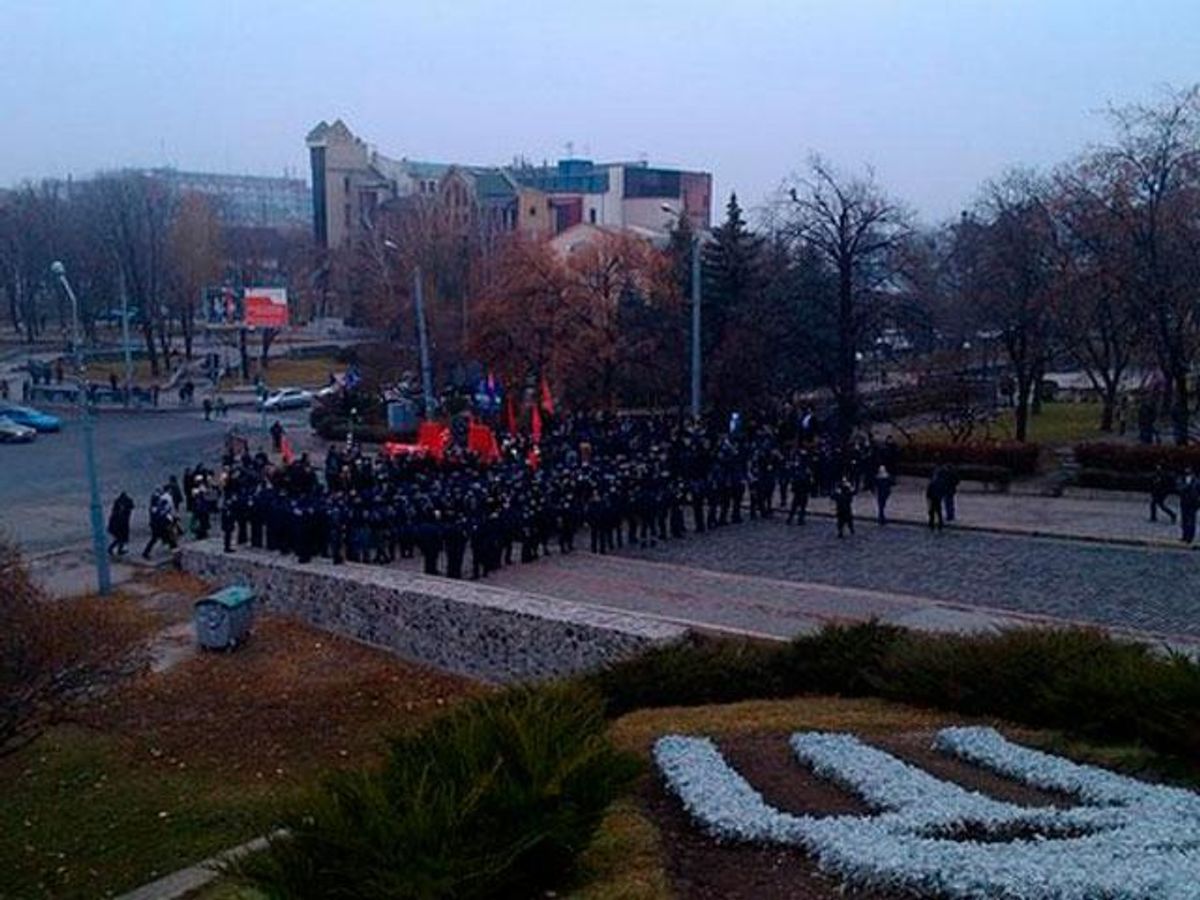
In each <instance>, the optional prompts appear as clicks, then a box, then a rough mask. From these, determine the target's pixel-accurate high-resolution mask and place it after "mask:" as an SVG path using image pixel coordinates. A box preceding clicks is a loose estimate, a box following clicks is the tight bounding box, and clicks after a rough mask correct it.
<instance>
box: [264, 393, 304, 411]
mask: <svg viewBox="0 0 1200 900" xmlns="http://www.w3.org/2000/svg"><path fill="white" fill-rule="evenodd" d="M312 400H313V395H312V393H311V392H310V391H306V390H304V389H303V388H283V389H282V390H278V391H275V393H273V394H269V395H268V396H267V398H266V399H265V400H263V401H261V402H260V403H259V407H260V408H262V409H265V410H282V409H303V408H304V407H306V406H312Z"/></svg>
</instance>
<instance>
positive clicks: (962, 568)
mask: <svg viewBox="0 0 1200 900" xmlns="http://www.w3.org/2000/svg"><path fill="white" fill-rule="evenodd" d="M857 527H858V532H857V534H855V535H854V536H853V537H849V538H847V539H845V540H838V539H837V537H836V536H835V534H834V530H833V525H832V522H830V521H829V520H825V519H811V520H810V521H809V523H808V524H807V525H805V526H803V527H801V526H791V527H788V526H787V525H785V524H784V523H783V522H782V521H781V520H779V519H774V520H771V521H767V522H746V523H743V524H742V525H738V526H728V527H726V528H722V529H717V530H716V531H713V532H710V533H708V534H706V535H704V536H703V537H699V536H696V537H689V538H687V539H685V540H679V541H669V542H667V543H665V544H661V545H659V546H658V547H654V548H649V549H645V550H642V549H637V550H633V551H629V550H628V549H627V551H626V552H627V553H628V554H629V555H630V556H632V557H634V558H636V559H639V560H647V561H656V562H666V563H672V564H674V565H676V566H683V567H689V568H697V569H708V570H716V571H720V572H727V573H737V574H740V575H746V576H755V577H757V578H767V579H775V580H778V581H782V582H804V583H807V584H813V583H816V584H824V585H830V586H834V587H840V588H855V589H862V590H868V591H879V592H883V593H886V594H900V595H904V596H907V597H910V598H928V599H930V600H934V601H940V602H946V603H952V604H957V605H960V606H967V607H983V608H986V609H989V610H1006V611H1011V612H1014V613H1018V614H1026V615H1035V616H1050V617H1054V618H1061V619H1069V620H1073V621H1081V622H1091V623H1095V624H1098V625H1103V626H1107V627H1114V628H1124V629H1133V630H1138V631H1146V632H1155V633H1159V634H1169V635H1186V636H1189V637H1193V638H1194V637H1200V558H1198V557H1197V556H1196V555H1195V554H1194V553H1191V552H1187V551H1180V550H1174V549H1159V548H1142V547H1125V546H1113V545H1104V544H1095V543H1083V542H1077V541H1065V540H1057V539H1047V538H1031V537H1020V536H1013V535H999V534H988V533H983V532H968V531H955V530H953V529H947V530H946V531H944V532H942V533H940V534H934V533H931V532H929V531H927V530H926V529H924V528H917V527H913V526H909V525H897V524H893V525H890V526H887V527H883V528H880V527H878V526H875V525H873V524H868V523H863V522H860V523H858V526H857ZM731 594H732V592H731Z"/></svg>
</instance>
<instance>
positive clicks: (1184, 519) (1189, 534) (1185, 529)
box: [1179, 469, 1200, 544]
mask: <svg viewBox="0 0 1200 900" xmlns="http://www.w3.org/2000/svg"><path fill="white" fill-rule="evenodd" d="M1197 510H1200V481H1197V479H1196V476H1195V475H1194V474H1193V473H1192V470H1191V469H1187V470H1185V471H1184V475H1183V478H1182V479H1181V480H1180V482H1179V525H1180V539H1181V540H1182V541H1183V542H1184V543H1185V544H1192V543H1194V542H1195V540H1196V512H1197Z"/></svg>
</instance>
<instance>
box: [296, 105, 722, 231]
mask: <svg viewBox="0 0 1200 900" xmlns="http://www.w3.org/2000/svg"><path fill="white" fill-rule="evenodd" d="M307 143H308V148H309V158H310V163H311V165H312V215H313V234H314V236H315V238H316V240H317V243H318V244H319V245H321V246H323V247H341V246H345V245H346V244H347V243H349V242H351V241H352V240H353V238H354V237H355V235H357V234H359V233H360V232H361V231H362V230H365V229H366V228H368V227H370V225H371V223H372V222H373V221H374V217H375V215H376V213H377V211H378V210H379V209H380V208H382V207H383V206H385V205H387V204H391V203H394V202H396V201H400V200H403V199H405V198H413V197H417V198H419V197H428V198H430V199H432V200H436V201H438V202H439V203H440V204H441V206H442V208H443V210H444V211H445V212H446V213H447V214H448V215H449V217H450V221H451V222H452V223H454V224H455V225H457V226H459V227H463V228H466V227H468V226H470V227H482V228H484V229H486V230H488V231H489V232H517V233H520V234H524V235H528V236H533V237H547V238H548V237H553V236H554V235H557V234H560V233H562V232H563V231H565V230H566V229H568V228H571V227H572V226H575V225H579V224H590V225H597V226H603V227H607V228H618V229H620V228H631V229H636V230H649V231H652V232H661V231H665V230H666V228H667V227H668V226H669V224H670V222H671V221H672V220H673V219H674V218H676V217H678V216H679V215H681V214H683V215H687V216H688V218H689V219H690V220H691V223H692V225H693V227H696V228H699V229H706V228H708V227H709V221H710V216H711V210H712V176H711V175H710V174H709V173H707V172H692V171H683V170H680V169H671V168H655V167H651V166H650V165H648V164H647V163H645V162H612V163H597V162H593V161H592V160H588V159H563V160H560V161H559V162H558V163H556V164H553V165H549V164H547V165H541V166H533V165H528V164H516V165H512V166H469V165H457V164H447V163H431V162H418V161H415V160H409V159H391V158H389V157H386V156H384V155H382V154H381V153H378V152H377V151H376V150H374V149H373V148H372V147H370V146H369V145H368V144H367V143H366V142H365V141H363V140H362V138H360V137H357V136H356V135H354V134H353V133H352V132H351V131H350V129H349V128H347V127H346V124H345V123H344V122H342V121H341V120H340V119H338V120H337V121H335V122H334V123H333V124H332V125H330V124H327V123H326V122H321V123H320V124H319V125H317V126H316V127H315V128H314V129H313V130H312V131H311V132H309V134H308V138H307Z"/></svg>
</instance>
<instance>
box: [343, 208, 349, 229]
mask: <svg viewBox="0 0 1200 900" xmlns="http://www.w3.org/2000/svg"><path fill="white" fill-rule="evenodd" d="M344 212H345V213H346V227H347V228H349V227H350V204H349V203H347V204H346V206H345V208H344Z"/></svg>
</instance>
